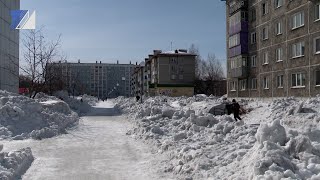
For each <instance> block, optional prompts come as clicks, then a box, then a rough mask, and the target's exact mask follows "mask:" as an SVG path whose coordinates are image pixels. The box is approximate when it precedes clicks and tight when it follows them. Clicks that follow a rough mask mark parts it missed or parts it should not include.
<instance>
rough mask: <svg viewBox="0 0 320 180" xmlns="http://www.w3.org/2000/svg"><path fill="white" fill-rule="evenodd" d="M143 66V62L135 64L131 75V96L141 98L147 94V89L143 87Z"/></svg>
mask: <svg viewBox="0 0 320 180" xmlns="http://www.w3.org/2000/svg"><path fill="white" fill-rule="evenodd" d="M144 70H145V66H144V62H141V63H140V64H139V65H137V64H136V66H135V67H134V70H133V72H132V75H131V88H132V90H131V92H132V96H141V95H144V94H147V88H146V87H145V86H144V84H146V82H145V72H144Z"/></svg>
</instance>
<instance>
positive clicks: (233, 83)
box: [230, 81, 236, 91]
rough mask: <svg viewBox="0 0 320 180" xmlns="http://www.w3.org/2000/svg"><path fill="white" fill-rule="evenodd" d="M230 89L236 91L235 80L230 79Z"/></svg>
mask: <svg viewBox="0 0 320 180" xmlns="http://www.w3.org/2000/svg"><path fill="white" fill-rule="evenodd" d="M230 90H231V91H236V82H235V81H231V82H230Z"/></svg>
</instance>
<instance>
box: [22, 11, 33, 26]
mask: <svg viewBox="0 0 320 180" xmlns="http://www.w3.org/2000/svg"><path fill="white" fill-rule="evenodd" d="M21 29H36V11H33V13H32V14H31V16H29V19H28V20H27V21H26V23H25V24H24V25H23V26H22V27H21Z"/></svg>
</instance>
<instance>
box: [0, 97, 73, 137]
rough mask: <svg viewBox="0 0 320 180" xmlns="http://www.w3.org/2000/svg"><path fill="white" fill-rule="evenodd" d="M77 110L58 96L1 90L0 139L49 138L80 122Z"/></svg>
mask: <svg viewBox="0 0 320 180" xmlns="http://www.w3.org/2000/svg"><path fill="white" fill-rule="evenodd" d="M78 121H79V117H78V115H77V113H75V112H73V111H71V110H70V108H69V106H68V104H66V103H65V102H63V101H61V100H59V99H57V98H52V99H50V98H48V97H39V99H30V98H28V97H25V96H20V95H17V94H14V93H8V92H5V91H0V138H13V139H14V140H20V139H25V138H34V139H42V138H50V137H53V136H56V135H58V134H61V133H65V129H66V128H68V127H70V126H73V125H75V124H76V123H78Z"/></svg>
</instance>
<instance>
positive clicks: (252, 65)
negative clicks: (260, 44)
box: [251, 55, 257, 67]
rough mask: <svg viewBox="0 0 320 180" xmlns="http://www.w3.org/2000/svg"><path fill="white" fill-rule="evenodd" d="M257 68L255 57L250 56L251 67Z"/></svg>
mask: <svg viewBox="0 0 320 180" xmlns="http://www.w3.org/2000/svg"><path fill="white" fill-rule="evenodd" d="M256 66H257V56H256V55H254V56H251V67H256Z"/></svg>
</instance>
